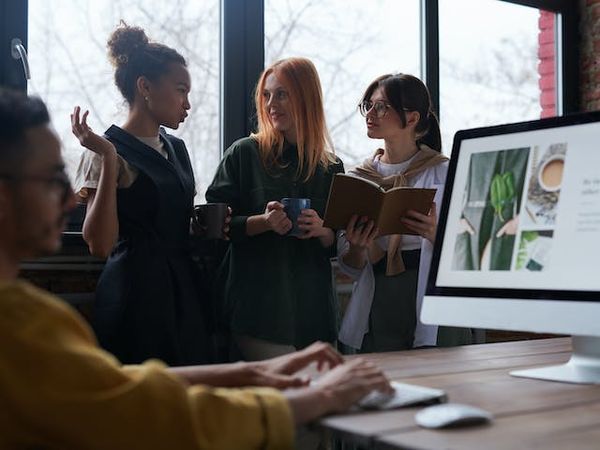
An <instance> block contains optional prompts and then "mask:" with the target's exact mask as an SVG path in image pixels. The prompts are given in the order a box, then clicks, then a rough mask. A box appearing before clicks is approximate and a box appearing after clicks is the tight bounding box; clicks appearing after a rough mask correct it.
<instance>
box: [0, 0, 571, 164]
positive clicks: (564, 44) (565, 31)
mask: <svg viewBox="0 0 600 450" xmlns="http://www.w3.org/2000/svg"><path fill="white" fill-rule="evenodd" d="M496 1H503V2H507V3H514V4H517V5H522V6H529V7H533V8H538V9H544V10H547V11H551V12H554V13H555V14H557V15H558V16H557V19H558V20H556V25H555V26H556V45H557V48H556V55H557V58H556V64H557V67H556V72H555V73H556V74H557V95H558V98H557V99H556V100H557V101H556V104H557V106H558V108H557V113H558V114H559V115H563V114H570V113H574V112H577V111H578V110H579V106H580V102H579V85H578V77H579V31H578V23H579V13H578V10H577V8H573V7H572V6H573V5H572V2H571V0H496ZM420 2H421V5H420V6H421V8H420V9H421V17H420V19H421V76H422V78H423V79H424V81H425V83H426V84H427V86H428V87H429V90H430V92H431V96H432V100H433V103H434V105H435V108H436V112H437V113H438V115H439V108H440V101H439V100H440V70H439V56H440V55H439V1H438V0H420ZM27 12H28V1H27V0H4V1H3V2H0V25H1V29H0V35H1V36H2V42H10V41H11V40H12V38H13V37H18V38H20V39H21V41H22V42H23V45H24V46H25V48H26V49H27V48H28V46H27V26H28V23H27V21H28V14H27ZM264 12H265V7H264V0H221V3H220V16H221V36H220V44H221V51H220V62H221V75H220V116H221V117H220V119H221V120H220V133H219V135H220V145H219V147H220V148H219V151H220V152H221V154H222V153H223V151H225V149H226V148H227V147H228V146H229V145H231V143H233V142H234V141H235V140H236V139H238V138H240V137H242V136H248V134H249V133H250V132H252V131H253V129H254V126H255V112H254V99H253V94H254V87H255V84H256V82H257V81H258V77H259V75H260V73H261V72H262V70H263V68H264V59H265V52H264ZM240 61H241V62H242V63H241V65H240ZM0 85H4V86H11V87H13V88H17V89H20V90H26V89H27V83H26V80H25V78H24V75H23V68H22V65H21V62H20V61H19V60H16V59H13V58H12V56H11V55H10V52H7V51H4V52H3V53H2V55H1V56H0Z"/></svg>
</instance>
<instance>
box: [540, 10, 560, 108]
mask: <svg viewBox="0 0 600 450" xmlns="http://www.w3.org/2000/svg"><path fill="white" fill-rule="evenodd" d="M538 26H539V30H540V31H539V34H538V58H539V63H538V73H539V75H540V80H539V86H540V106H541V108H542V110H541V115H540V116H541V117H542V118H544V117H554V116H556V58H555V56H556V55H555V53H556V51H555V36H554V13H551V12H548V11H540V18H539V21H538Z"/></svg>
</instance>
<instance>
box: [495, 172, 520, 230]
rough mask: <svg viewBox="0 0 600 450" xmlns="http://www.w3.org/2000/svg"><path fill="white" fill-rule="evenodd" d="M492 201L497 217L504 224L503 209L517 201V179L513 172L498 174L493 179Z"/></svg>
mask: <svg viewBox="0 0 600 450" xmlns="http://www.w3.org/2000/svg"><path fill="white" fill-rule="evenodd" d="M490 200H491V203H492V207H493V208H494V211H495V212H496V215H497V216H498V218H499V219H500V221H501V222H504V221H505V219H504V216H503V215H502V209H503V208H504V206H505V205H506V204H507V203H510V202H512V201H514V200H515V179H514V176H513V174H512V172H504V173H497V174H496V175H494V178H492V185H491V187H490Z"/></svg>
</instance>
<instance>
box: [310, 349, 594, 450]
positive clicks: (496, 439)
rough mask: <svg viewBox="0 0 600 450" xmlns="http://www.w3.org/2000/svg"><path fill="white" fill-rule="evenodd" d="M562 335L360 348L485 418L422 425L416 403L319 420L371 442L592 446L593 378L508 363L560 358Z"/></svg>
mask: <svg viewBox="0 0 600 450" xmlns="http://www.w3.org/2000/svg"><path fill="white" fill-rule="evenodd" d="M570 350H571V342H570V339H569V338H555V339H544V340H533V341H519V342H510V343H499V344H482V345H471V346H464V347H455V348H449V349H426V350H412V351H406V352H393V353H376V354H370V355H364V356H365V358H367V359H369V360H371V361H373V362H375V363H377V364H379V365H380V366H381V367H382V368H383V369H384V370H385V372H386V374H387V375H388V376H389V377H390V378H391V379H393V380H401V381H404V382H407V383H413V384H420V385H423V386H430V387H435V388H440V389H444V390H445V391H446V392H447V394H448V399H449V401H450V402H457V403H466V404H469V405H474V406H478V407H481V408H483V409H485V410H487V411H490V412H491V413H492V414H494V416H495V420H494V421H493V422H492V423H490V424H487V425H480V426H474V427H473V426H472V427H464V428H455V429H447V430H426V429H423V428H420V427H418V426H417V425H416V424H415V422H414V415H415V413H416V412H417V411H419V409H420V408H422V407H414V408H405V409H398V410H394V411H387V412H361V413H355V414H345V415H339V416H330V417H327V418H324V419H322V420H321V421H320V422H319V425H320V426H321V427H322V428H323V429H324V430H326V431H327V432H328V433H329V434H330V435H332V436H334V437H336V438H337V439H339V440H341V441H342V442H347V443H355V444H358V445H360V446H364V447H368V448H377V449H400V448H402V449H404V448H411V449H412V448H419V449H427V448H435V449H438V448H460V449H469V448H473V449H482V448H486V449H491V448H503V449H504V448H518V449H524V448H540V449H541V448H544V449H554V448H555V449H566V448H568V449H577V448H582V449H584V448H585V449H589V448H600V385H595V386H592V385H574V384H567V383H557V382H551V381H541V380H533V379H526V378H516V377H511V376H510V375H509V374H508V372H509V371H510V370H512V369H515V368H526V367H532V366H539V365H550V364H560V363H563V362H566V361H567V360H568V358H569V353H570Z"/></svg>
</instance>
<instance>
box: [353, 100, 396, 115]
mask: <svg viewBox="0 0 600 450" xmlns="http://www.w3.org/2000/svg"><path fill="white" fill-rule="evenodd" d="M391 107H392V105H390V104H389V103H386V102H383V101H381V100H378V101H375V102H372V101H370V100H365V101H362V102H360V103H359V104H358V110H359V111H360V113H361V115H362V116H363V117H367V114H369V112H371V110H373V111H374V112H375V117H377V118H378V119H381V118H382V117H385V115H386V114H387V111H388V109H389V108H391Z"/></svg>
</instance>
